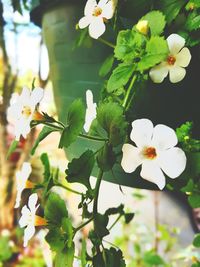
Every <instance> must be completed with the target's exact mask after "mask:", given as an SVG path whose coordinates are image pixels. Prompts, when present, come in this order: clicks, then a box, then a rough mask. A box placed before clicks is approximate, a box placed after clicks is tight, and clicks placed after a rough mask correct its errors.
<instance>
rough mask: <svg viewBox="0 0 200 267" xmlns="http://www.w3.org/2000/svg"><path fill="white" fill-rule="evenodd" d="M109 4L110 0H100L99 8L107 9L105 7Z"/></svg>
mask: <svg viewBox="0 0 200 267" xmlns="http://www.w3.org/2000/svg"><path fill="white" fill-rule="evenodd" d="M108 2H111V1H109V0H100V1H99V3H98V7H100V8H102V9H103V8H105V5H106V4H107V3H108Z"/></svg>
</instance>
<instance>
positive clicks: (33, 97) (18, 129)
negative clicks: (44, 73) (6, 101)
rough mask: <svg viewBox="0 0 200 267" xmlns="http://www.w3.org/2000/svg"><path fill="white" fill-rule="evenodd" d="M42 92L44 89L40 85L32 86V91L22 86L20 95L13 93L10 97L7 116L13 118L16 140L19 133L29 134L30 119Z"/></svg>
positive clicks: (18, 137)
mask: <svg viewBox="0 0 200 267" xmlns="http://www.w3.org/2000/svg"><path fill="white" fill-rule="evenodd" d="M43 94H44V90H43V89H42V88H40V87H38V88H34V89H33V91H31V90H30V89H28V88H27V87H24V88H23V90H22V93H21V95H19V94H15V95H14V97H13V98H11V101H10V107H9V109H8V116H9V117H12V119H13V122H14V127H15V138H16V140H18V141H19V139H20V136H21V135H22V136H23V137H24V138H26V136H27V134H29V132H30V130H31V127H30V123H31V120H32V119H33V116H34V112H35V110H36V107H37V105H38V104H39V102H40V101H41V100H42V97H43Z"/></svg>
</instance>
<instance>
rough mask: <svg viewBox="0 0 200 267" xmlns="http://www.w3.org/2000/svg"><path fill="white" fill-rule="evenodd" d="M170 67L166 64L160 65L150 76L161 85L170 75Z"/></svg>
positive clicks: (151, 71) (152, 70)
mask: <svg viewBox="0 0 200 267" xmlns="http://www.w3.org/2000/svg"><path fill="white" fill-rule="evenodd" d="M168 72H169V70H168V67H167V64H166V63H160V64H159V65H157V66H155V67H153V68H152V69H151V70H150V72H149V76H150V77H151V79H152V81H153V82H154V83H161V82H162V81H163V80H164V79H165V77H167V75H168Z"/></svg>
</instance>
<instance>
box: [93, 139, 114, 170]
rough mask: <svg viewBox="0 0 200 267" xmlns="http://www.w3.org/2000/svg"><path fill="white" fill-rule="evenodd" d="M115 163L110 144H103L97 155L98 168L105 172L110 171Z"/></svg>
mask: <svg viewBox="0 0 200 267" xmlns="http://www.w3.org/2000/svg"><path fill="white" fill-rule="evenodd" d="M115 162H116V156H115V153H114V152H113V148H112V146H111V145H110V144H108V143H105V145H104V146H103V147H102V149H101V150H100V151H99V152H98V154H97V164H98V166H99V168H100V169H101V170H102V171H104V172H106V171H109V170H111V169H112V167H113V166H114V164H115Z"/></svg>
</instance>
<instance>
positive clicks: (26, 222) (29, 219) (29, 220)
mask: <svg viewBox="0 0 200 267" xmlns="http://www.w3.org/2000/svg"><path fill="white" fill-rule="evenodd" d="M37 201H38V196H37V194H36V193H34V194H32V195H31V196H30V197H29V200H28V207H27V206H26V205H25V206H24V207H23V208H22V211H21V213H22V216H21V218H20V220H19V225H20V227H21V228H23V227H26V228H25V230H24V247H26V246H27V245H28V241H29V240H30V239H31V238H32V237H33V235H34V234H35V226H42V225H46V224H47V222H46V220H45V219H44V218H42V217H40V216H37V215H36V211H37V209H38V207H39V205H37V206H36V204H37Z"/></svg>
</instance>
